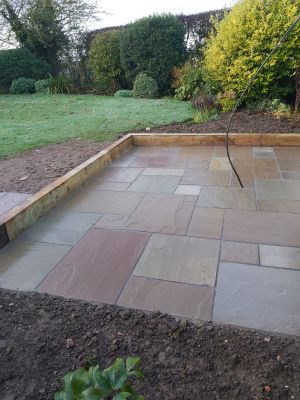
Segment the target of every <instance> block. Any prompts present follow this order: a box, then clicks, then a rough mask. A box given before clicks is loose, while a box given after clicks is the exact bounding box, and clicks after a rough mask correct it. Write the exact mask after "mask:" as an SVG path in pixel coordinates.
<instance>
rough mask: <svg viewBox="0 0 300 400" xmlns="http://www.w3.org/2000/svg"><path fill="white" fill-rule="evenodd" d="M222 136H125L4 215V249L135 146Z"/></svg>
mask: <svg viewBox="0 0 300 400" xmlns="http://www.w3.org/2000/svg"><path fill="white" fill-rule="evenodd" d="M229 143H230V145H236V146H257V147H259V146H268V147H276V146H291V147H292V146H295V147H296V146H297V147H300V134H284V133H283V134H276V133H274V134H273V133H268V134H260V133H249V134H247V133H245V134H230V137H229ZM224 144H225V135H222V134H213V133H212V134H181V133H179V134H168V133H166V134H164V133H133V134H128V135H125V136H124V137H123V138H122V139H120V140H118V141H116V142H114V143H113V144H111V145H110V146H108V147H107V148H105V149H104V150H102V151H101V152H100V153H98V154H96V155H95V156H94V157H91V158H89V159H88V160H87V161H85V162H84V163H83V164H81V165H79V166H78V167H76V168H74V169H72V170H71V171H70V172H68V173H67V174H66V175H64V176H62V177H60V178H58V179H57V180H55V181H54V182H52V183H51V184H50V185H48V186H46V187H44V188H43V189H42V190H40V191H39V192H37V193H35V194H33V195H32V196H31V197H30V198H28V199H26V200H24V201H23V202H22V203H20V204H19V205H17V206H16V207H14V208H12V209H11V210H9V211H8V212H7V213H5V214H3V215H2V216H1V218H0V248H1V247H3V246H5V245H6V244H7V243H8V242H9V241H11V240H13V239H15V238H16V237H17V236H18V235H19V234H20V233H22V232H23V231H24V230H25V229H26V228H28V227H29V226H30V225H32V224H33V223H34V222H35V221H36V220H37V219H38V218H40V217H41V216H42V215H44V214H46V213H47V212H48V211H50V210H51V209H52V208H54V207H56V206H57V205H58V204H59V203H61V202H62V201H63V200H64V199H65V198H66V197H67V196H68V195H69V194H70V193H72V192H73V191H74V190H76V189H78V188H79V187H80V186H81V185H83V184H84V183H85V182H86V181H87V180H88V179H89V178H90V177H92V176H94V175H96V174H98V173H99V172H101V171H102V170H104V169H105V168H106V167H107V166H108V165H109V164H110V163H111V162H112V161H113V160H116V159H117V158H119V157H120V156H121V155H122V154H123V153H124V152H125V151H127V150H128V149H129V148H130V147H131V146H195V145H214V146H217V145H224Z"/></svg>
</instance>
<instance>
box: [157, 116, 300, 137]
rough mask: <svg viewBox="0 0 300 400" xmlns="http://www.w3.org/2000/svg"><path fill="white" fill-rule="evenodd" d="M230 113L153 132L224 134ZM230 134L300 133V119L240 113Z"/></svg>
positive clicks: (160, 127)
mask: <svg viewBox="0 0 300 400" xmlns="http://www.w3.org/2000/svg"><path fill="white" fill-rule="evenodd" d="M230 115H231V114H230V113H222V114H221V115H220V118H219V119H217V120H214V121H208V122H203V123H201V124H197V125H196V124H190V123H179V124H178V123H175V124H170V125H162V126H158V127H155V128H151V132H164V133H224V132H226V129H227V125H228V121H229V118H230ZM230 132H233V133H300V118H299V117H298V118H297V119H294V118H291V117H290V118H288V117H285V116H280V117H276V116H274V115H272V114H270V113H254V112H249V111H239V112H237V113H236V114H235V116H234V118H233V120H232V125H231V128H230Z"/></svg>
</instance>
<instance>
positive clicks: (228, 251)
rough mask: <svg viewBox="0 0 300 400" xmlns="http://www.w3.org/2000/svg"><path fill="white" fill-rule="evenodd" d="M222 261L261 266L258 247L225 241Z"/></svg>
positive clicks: (222, 249) (222, 248) (222, 247)
mask: <svg viewBox="0 0 300 400" xmlns="http://www.w3.org/2000/svg"><path fill="white" fill-rule="evenodd" d="M221 260H222V261H231V262H237V263H245V264H259V255H258V245H257V244H252V243H242V242H227V241H223V242H222V246H221Z"/></svg>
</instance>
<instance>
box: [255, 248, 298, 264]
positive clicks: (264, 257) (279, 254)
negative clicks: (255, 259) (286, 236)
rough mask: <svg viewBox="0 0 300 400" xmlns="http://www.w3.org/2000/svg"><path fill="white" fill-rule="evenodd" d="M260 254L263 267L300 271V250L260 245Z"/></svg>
mask: <svg viewBox="0 0 300 400" xmlns="http://www.w3.org/2000/svg"><path fill="white" fill-rule="evenodd" d="M259 252H260V259H261V264H262V265H266V266H270V267H279V268H293V269H298V270H300V248H296V247H285V246H267V245H260V246H259Z"/></svg>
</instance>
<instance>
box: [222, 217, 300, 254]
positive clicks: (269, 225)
mask: <svg viewBox="0 0 300 400" xmlns="http://www.w3.org/2000/svg"><path fill="white" fill-rule="evenodd" d="M223 239H224V240H230V241H238V242H239V241H240V242H251V243H258V244H274V245H282V246H295V247H300V215H299V214H290V213H275V212H263V211H246V210H225V217H224V227H223Z"/></svg>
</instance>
